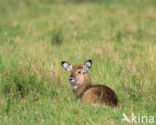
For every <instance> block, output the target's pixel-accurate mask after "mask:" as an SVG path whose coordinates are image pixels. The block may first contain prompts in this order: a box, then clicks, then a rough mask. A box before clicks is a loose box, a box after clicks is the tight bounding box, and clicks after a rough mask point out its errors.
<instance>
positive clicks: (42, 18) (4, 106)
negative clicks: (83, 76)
mask: <svg viewBox="0 0 156 125" xmlns="http://www.w3.org/2000/svg"><path fill="white" fill-rule="evenodd" d="M155 4H156V3H155V0H151V1H146V0H143V1H140V0H137V1H129V0H125V1H121V0H99V1H95V0H84V1H82V0H70V1H67V0H59V1H55V0H45V1H41V0H34V1H30V0H26V1H17V0H12V1H11V0H6V1H1V4H0V16H1V18H0V107H1V108H0V124H2V125H3V124H4V125H6V124H15V125H17V124H84V125H90V124H92V125H103V124H104V125H105V124H112V125H113V124H114V125H116V124H118V125H120V124H127V122H123V123H122V122H121V119H122V118H123V116H122V114H123V113H126V114H127V115H128V116H129V117H130V116H131V113H135V114H136V115H137V114H140V115H146V116H151V115H152V116H155V117H156V107H155V105H156V101H155V100H156V96H155V95H156V91H155V88H156V77H155V69H156V55H155V53H156V42H155V41H156V36H155V34H156V22H155V19H156V16H155V13H156V9H155ZM87 59H92V61H93V67H92V69H91V70H90V71H89V74H90V76H91V80H92V83H93V84H103V85H107V86H109V87H110V88H112V89H113V90H114V91H115V92H116V93H117V95H118V98H119V100H120V107H118V108H113V109H112V108H111V107H109V106H102V105H98V106H96V107H95V106H92V105H90V104H88V103H82V102H81V101H80V100H79V99H76V98H75V97H74V95H73V93H72V90H71V87H70V84H69V83H68V77H69V75H70V73H69V72H65V71H64V70H63V69H62V67H61V64H60V62H61V61H62V60H65V61H68V62H70V63H71V64H73V65H77V64H83V63H84V62H85V61H86V60H87ZM143 124H146V123H143Z"/></svg>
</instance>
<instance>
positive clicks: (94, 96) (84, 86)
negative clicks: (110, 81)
mask: <svg viewBox="0 0 156 125" xmlns="http://www.w3.org/2000/svg"><path fill="white" fill-rule="evenodd" d="M78 71H80V74H77V72H78ZM71 76H72V77H74V79H75V84H74V85H75V86H77V87H76V88H73V92H74V94H75V95H76V96H77V97H78V98H80V99H81V100H82V101H84V102H89V103H91V104H99V103H101V104H107V105H111V106H117V105H118V98H117V95H116V94H115V92H114V91H113V90H112V89H110V88H109V87H107V86H105V85H92V84H91V81H90V78H89V75H88V73H87V72H83V66H73V67H72V72H71ZM74 85H73V86H74Z"/></svg>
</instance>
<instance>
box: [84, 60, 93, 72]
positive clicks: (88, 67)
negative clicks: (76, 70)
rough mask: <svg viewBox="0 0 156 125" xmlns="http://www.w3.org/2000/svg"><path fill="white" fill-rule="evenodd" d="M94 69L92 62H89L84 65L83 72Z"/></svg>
mask: <svg viewBox="0 0 156 125" xmlns="http://www.w3.org/2000/svg"><path fill="white" fill-rule="evenodd" d="M91 67H92V60H90V59H89V60H87V61H86V62H85V64H84V65H83V72H86V71H87V70H88V69H90V68H91Z"/></svg>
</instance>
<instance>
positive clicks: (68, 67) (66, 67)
mask: <svg viewBox="0 0 156 125" xmlns="http://www.w3.org/2000/svg"><path fill="white" fill-rule="evenodd" d="M61 64H62V66H63V68H64V69H65V70H68V71H72V65H70V64H69V63H68V62H65V61H62V62H61Z"/></svg>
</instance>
